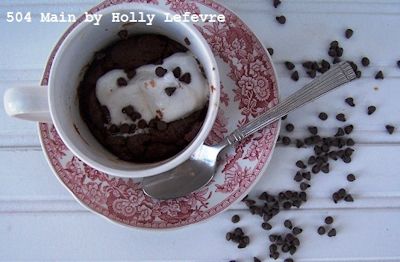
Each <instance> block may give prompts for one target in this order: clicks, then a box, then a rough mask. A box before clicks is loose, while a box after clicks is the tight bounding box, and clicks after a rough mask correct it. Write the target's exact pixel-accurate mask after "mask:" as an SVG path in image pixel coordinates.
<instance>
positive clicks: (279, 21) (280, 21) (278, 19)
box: [275, 15, 286, 25]
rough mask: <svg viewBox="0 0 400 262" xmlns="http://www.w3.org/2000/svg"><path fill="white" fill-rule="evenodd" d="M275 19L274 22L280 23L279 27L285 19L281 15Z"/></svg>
mask: <svg viewBox="0 0 400 262" xmlns="http://www.w3.org/2000/svg"><path fill="white" fill-rule="evenodd" d="M275 19H276V21H278V23H280V24H281V25H283V24H285V23H286V17H285V16H283V15H281V16H277V17H276V18H275Z"/></svg>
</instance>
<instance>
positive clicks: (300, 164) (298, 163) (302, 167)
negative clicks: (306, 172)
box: [296, 160, 307, 169]
mask: <svg viewBox="0 0 400 262" xmlns="http://www.w3.org/2000/svg"><path fill="white" fill-rule="evenodd" d="M296 166H297V167H298V168H301V169H305V168H307V166H306V165H305V164H304V162H303V161H301V160H299V161H297V162H296Z"/></svg>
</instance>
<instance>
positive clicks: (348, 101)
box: [344, 97, 355, 107]
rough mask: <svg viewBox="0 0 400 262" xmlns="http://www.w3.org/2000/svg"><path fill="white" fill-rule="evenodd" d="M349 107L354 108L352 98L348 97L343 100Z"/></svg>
mask: <svg viewBox="0 0 400 262" xmlns="http://www.w3.org/2000/svg"><path fill="white" fill-rule="evenodd" d="M344 101H345V102H346V103H347V104H348V105H349V106H351V107H354V106H355V104H354V99H353V98H352V97H348V98H346V99H345V100H344Z"/></svg>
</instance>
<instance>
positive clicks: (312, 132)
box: [308, 126, 318, 135]
mask: <svg viewBox="0 0 400 262" xmlns="http://www.w3.org/2000/svg"><path fill="white" fill-rule="evenodd" d="M308 131H309V132H310V133H311V134H313V135H316V134H318V128H317V127H316V126H309V127H308Z"/></svg>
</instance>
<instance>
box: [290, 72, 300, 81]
mask: <svg viewBox="0 0 400 262" xmlns="http://www.w3.org/2000/svg"><path fill="white" fill-rule="evenodd" d="M290 78H291V79H292V80H293V81H296V82H297V81H299V72H297V71H294V72H293V73H292V75H291V76H290Z"/></svg>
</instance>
